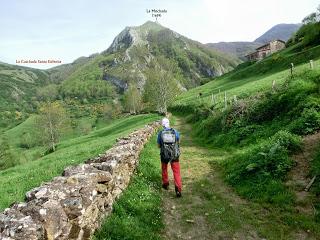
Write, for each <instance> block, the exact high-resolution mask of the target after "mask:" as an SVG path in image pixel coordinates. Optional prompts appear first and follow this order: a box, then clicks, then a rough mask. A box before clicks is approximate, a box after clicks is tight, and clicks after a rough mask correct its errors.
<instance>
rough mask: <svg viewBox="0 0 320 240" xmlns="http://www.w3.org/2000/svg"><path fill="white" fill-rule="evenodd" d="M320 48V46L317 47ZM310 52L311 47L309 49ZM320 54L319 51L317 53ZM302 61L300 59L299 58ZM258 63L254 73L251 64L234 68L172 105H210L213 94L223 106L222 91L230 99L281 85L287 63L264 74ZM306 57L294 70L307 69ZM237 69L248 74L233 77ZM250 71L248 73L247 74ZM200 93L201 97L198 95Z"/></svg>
mask: <svg viewBox="0 0 320 240" xmlns="http://www.w3.org/2000/svg"><path fill="white" fill-rule="evenodd" d="M318 48H319V49H320V47H318ZM309 51H311V52H312V49H311V50H309ZM319 55H320V53H319ZM301 61H302V60H301ZM259 64H260V63H256V64H254V65H255V67H254V69H255V70H256V74H253V73H251V71H253V70H252V69H251V68H253V66H252V65H250V66H249V67H247V68H244V69H241V70H237V69H236V70H234V71H232V72H230V73H227V74H225V75H223V76H221V77H219V78H216V79H215V80H213V81H210V82H209V83H207V84H205V85H202V86H200V87H197V88H194V89H191V90H189V91H187V92H185V93H183V94H181V95H180V96H179V97H178V98H177V100H176V101H175V103H174V104H173V107H181V106H184V105H187V106H189V105H191V106H193V105H199V104H206V105H208V106H212V105H213V102H212V95H215V97H216V99H215V104H218V107H220V108H221V107H224V92H225V91H226V92H227V99H228V100H231V99H233V98H234V96H237V98H238V99H241V98H246V97H249V96H252V95H255V94H257V93H258V92H263V91H266V90H270V89H271V88H272V83H273V81H275V83H276V86H279V85H281V84H282V83H283V82H284V81H285V80H286V78H287V77H288V76H289V73H290V72H289V65H288V66H287V67H286V69H285V70H280V71H276V72H275V71H273V70H272V71H269V72H266V73H264V74H258V69H257V68H258V67H257V66H256V65H258V66H259ZM314 66H315V69H317V68H319V67H320V59H319V56H318V57H315V58H314ZM309 68H310V67H309V63H308V59H306V58H305V61H304V63H301V64H299V65H296V67H295V72H301V71H303V70H304V69H309ZM239 71H243V72H245V73H246V72H248V74H243V75H244V76H243V77H241V76H240V77H239V76H237V77H234V76H235V75H237V74H238V72H239ZM249 73H250V74H249ZM200 93H201V97H199V95H200Z"/></svg>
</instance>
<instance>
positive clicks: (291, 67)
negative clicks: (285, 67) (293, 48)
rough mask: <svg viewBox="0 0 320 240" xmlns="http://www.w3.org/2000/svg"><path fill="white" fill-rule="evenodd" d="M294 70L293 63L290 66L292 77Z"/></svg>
mask: <svg viewBox="0 0 320 240" xmlns="http://www.w3.org/2000/svg"><path fill="white" fill-rule="evenodd" d="M293 69H294V65H293V63H291V66H290V72H291V77H292V75H293Z"/></svg>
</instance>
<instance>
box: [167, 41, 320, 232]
mask: <svg viewBox="0 0 320 240" xmlns="http://www.w3.org/2000/svg"><path fill="white" fill-rule="evenodd" d="M298 49H299V48H298V46H297V45H295V46H292V47H290V48H288V49H285V50H284V51H281V52H279V53H276V54H273V55H271V56H270V57H268V58H266V59H264V60H263V61H260V62H256V63H246V64H243V65H242V66H239V67H238V68H237V69H235V70H234V71H232V72H230V73H228V74H225V75H224V76H222V77H220V78H217V79H215V80H214V81H211V82H209V83H207V84H205V85H203V86H200V87H198V88H195V89H192V90H190V91H188V92H186V93H183V94H182V95H181V96H179V97H178V99H177V101H176V102H175V103H174V104H173V106H172V108H171V110H172V111H173V112H175V113H177V114H182V115H184V116H187V119H188V121H189V122H191V123H192V124H193V125H194V131H193V133H192V134H193V135H194V136H195V137H196V138H197V139H198V140H199V141H200V142H201V143H202V144H205V145H208V146H210V147H214V148H222V149H224V150H226V151H229V152H230V155H229V157H228V158H227V159H226V160H224V161H222V162H221V163H220V165H221V167H222V169H223V172H224V175H225V180H226V181H227V182H228V183H229V184H230V185H231V186H233V187H234V188H235V189H236V191H237V192H238V193H239V194H240V195H242V196H244V197H246V198H247V199H250V200H252V201H255V202H259V203H261V204H266V205H267V206H269V207H270V206H272V207H274V206H276V207H277V208H279V209H283V211H287V212H292V213H293V212H294V211H295V209H296V208H299V207H302V208H303V207H304V206H305V205H308V204H315V205H316V206H318V205H319V203H318V202H317V200H310V198H305V199H304V200H301V199H299V200H298V199H297V196H296V194H295V192H296V191H300V190H297V189H296V188H295V187H292V186H291V185H286V181H288V179H287V177H288V173H289V172H290V171H291V170H293V169H294V168H295V162H294V161H293V159H292V156H293V154H299V153H300V154H301V151H303V150H302V149H303V145H302V138H303V136H305V135H308V134H313V133H315V132H317V131H318V130H320V113H319V112H320V59H319V58H320V46H314V47H309V48H305V49H303V50H301V49H300V51H298ZM310 59H312V60H313V61H314V69H310V64H309V60H310ZM291 62H293V63H294V65H295V68H294V71H293V74H292V75H291V73H290V70H289V66H290V63H291ZM225 94H226V95H225ZM225 97H226V101H225ZM309 161H311V159H309ZM316 163H317V161H314V162H313V165H314V167H313V170H312V171H318V170H319V169H318V168H319V165H317V164H316ZM315 169H318V170H315ZM304 171H307V172H306V173H305V175H312V173H311V172H308V171H309V170H308V168H307V169H304ZM310 171H311V170H310ZM313 174H314V173H313ZM293 181H295V179H293ZM301 191H303V190H301ZM314 199H315V198H314ZM316 211H319V209H318V207H316ZM316 216H317V215H315V214H305V215H303V217H302V216H300V217H297V216H294V215H291V216H287V217H289V218H291V219H294V218H299V220H296V221H297V222H299V223H300V224H302V225H304V226H305V227H306V228H307V226H309V227H310V228H311V225H312V226H314V221H318V220H317V217H316ZM301 217H302V218H301ZM312 222H313V223H312ZM310 224H311V225H310ZM312 228H313V227H312Z"/></svg>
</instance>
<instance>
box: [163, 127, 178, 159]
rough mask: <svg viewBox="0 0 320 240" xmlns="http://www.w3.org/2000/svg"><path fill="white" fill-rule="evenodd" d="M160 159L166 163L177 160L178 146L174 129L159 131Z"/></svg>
mask: <svg viewBox="0 0 320 240" xmlns="http://www.w3.org/2000/svg"><path fill="white" fill-rule="evenodd" d="M161 140H162V144H161V150H160V156H161V161H162V162H165V163H168V162H171V161H174V160H177V159H178V158H179V156H180V147H179V144H178V142H177V139H176V132H175V131H174V129H172V128H171V129H168V130H163V131H162V132H161Z"/></svg>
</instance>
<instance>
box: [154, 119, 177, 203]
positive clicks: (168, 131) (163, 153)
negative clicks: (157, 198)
mask: <svg viewBox="0 0 320 240" xmlns="http://www.w3.org/2000/svg"><path fill="white" fill-rule="evenodd" d="M162 126H163V130H161V131H160V132H159V133H158V139H157V143H158V147H159V148H160V158H161V169H162V187H163V188H164V189H166V190H168V189H169V177H168V164H169V163H170V165H171V169H172V172H173V177H174V184H175V191H176V195H177V197H181V190H182V182H181V176H180V164H179V156H180V147H179V143H180V134H179V132H178V131H177V130H175V129H173V128H170V122H169V119H168V118H164V119H162Z"/></svg>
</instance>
